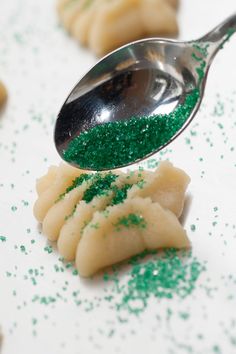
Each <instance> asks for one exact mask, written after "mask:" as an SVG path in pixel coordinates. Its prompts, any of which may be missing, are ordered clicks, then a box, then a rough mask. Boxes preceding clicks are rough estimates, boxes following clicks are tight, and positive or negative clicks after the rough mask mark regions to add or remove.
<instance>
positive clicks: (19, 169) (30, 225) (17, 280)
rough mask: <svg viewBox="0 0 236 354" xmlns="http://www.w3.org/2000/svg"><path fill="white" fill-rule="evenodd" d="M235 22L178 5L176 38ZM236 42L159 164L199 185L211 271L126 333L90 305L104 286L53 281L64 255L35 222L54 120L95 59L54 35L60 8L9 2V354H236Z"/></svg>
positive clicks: (2, 35)
mask: <svg viewBox="0 0 236 354" xmlns="http://www.w3.org/2000/svg"><path fill="white" fill-rule="evenodd" d="M233 12H235V0H225V1H219V0H214V1H213V0H204V1H194V0H182V5H181V9H180V11H179V22H180V27H181V32H180V38H181V39H193V38H197V37H200V36H201V35H203V34H204V33H205V32H207V31H209V30H210V29H211V28H213V27H214V26H215V25H217V24H218V23H219V22H220V21H221V20H223V19H224V18H225V17H227V16H228V15H230V14H231V13H233ZM235 43H236V36H234V37H233V38H232V40H231V41H230V42H229V43H228V44H227V45H226V46H225V48H224V50H223V51H221V52H220V53H219V54H218V56H217V58H216V59H215V61H214V63H213V65H212V68H211V70H210V73H209V79H208V83H207V88H206V93H205V97H204V101H203V105H202V108H201V111H200V113H199V114H198V115H197V116H196V118H195V120H194V122H193V123H192V125H191V126H190V127H189V129H188V130H186V132H185V133H184V134H183V135H182V136H181V137H180V138H179V139H177V141H176V142H174V143H173V144H172V145H171V146H170V148H169V149H168V150H167V151H166V153H165V155H164V157H163V158H169V159H170V160H171V161H172V162H173V163H174V164H176V165H177V166H179V167H181V168H184V169H185V170H186V171H187V172H188V174H189V175H190V176H191V179H192V181H191V184H190V187H189V192H188V193H189V198H188V199H189V201H190V202H189V208H188V211H187V213H186V217H185V228H186V230H187V231H188V234H189V237H190V239H191V242H192V248H193V255H194V256H195V257H197V259H198V260H199V261H200V262H201V263H203V264H205V267H206V270H205V272H203V273H202V274H201V276H200V278H199V280H198V282H197V283H196V289H195V290H194V292H193V293H192V295H190V296H189V297H187V298H186V299H185V300H180V299H178V298H174V299H172V300H165V299H162V300H160V301H157V300H155V299H152V300H151V301H150V302H149V304H148V308H147V310H146V311H145V312H144V313H142V314H141V315H140V316H139V317H136V316H132V315H129V314H128V313H124V314H122V316H123V317H125V319H126V320H127V322H125V323H122V321H120V320H119V318H118V317H119V316H118V314H117V312H116V310H114V309H112V308H110V306H109V303H108V302H105V301H101V304H100V306H99V307H96V306H95V305H94V308H93V309H92V310H91V304H90V303H92V304H96V303H97V302H96V297H100V298H103V297H104V296H105V293H104V283H103V281H102V279H97V280H94V281H84V280H81V279H80V278H79V277H78V276H74V275H72V271H71V269H66V270H65V271H64V272H60V271H59V272H56V271H55V265H56V266H62V264H61V262H60V261H59V260H58V258H59V255H58V254H57V252H56V250H54V251H53V252H52V253H50V254H49V253H47V252H46V251H45V250H44V247H45V246H46V245H47V242H46V239H45V238H44V237H43V236H42V235H40V233H39V228H38V225H37V223H36V221H35V219H34V217H33V215H32V206H33V203H34V201H35V198H36V193H35V180H36V178H37V177H39V176H41V175H42V174H44V173H45V172H46V170H47V168H48V166H49V165H50V164H58V163H59V161H60V159H59V157H58V155H57V153H56V152H55V149H54V146H53V124H54V121H55V117H56V115H57V113H58V111H59V109H60V106H61V105H62V103H63V101H64V99H65V97H66V96H67V94H68V92H69V91H70V89H71V88H72V87H73V86H74V84H75V83H76V82H77V81H78V80H79V78H80V77H81V76H82V75H83V74H84V73H85V72H86V71H87V70H88V69H89V68H90V66H91V65H93V64H94V63H95V62H96V59H95V58H94V57H93V55H92V54H91V53H89V52H88V51H87V50H85V49H81V48H79V46H78V45H77V44H76V43H75V42H74V41H73V40H72V39H71V38H69V37H68V36H67V34H66V33H65V32H64V31H63V30H62V29H61V28H60V27H59V26H58V20H57V16H56V12H55V3H54V1H53V0H34V1H32V0H10V1H9V0H1V4H0V79H2V80H3V81H4V82H5V83H6V85H7V87H8V90H9V101H8V105H7V107H6V110H5V111H4V112H3V114H1V115H0V162H1V167H0V236H5V237H6V242H1V241H0V325H1V328H2V333H3V346H2V353H3V354H18V353H22V354H23V353H24V354H42V353H44V354H61V353H67V354H85V353H86V354H87V353H89V354H93V353H109V354H112V353H122V354H126V353H136V354H139V353H143V352H145V353H150V354H154V353H155V354H157V353H160V354H167V353H168V354H171V353H172V354H176V353H193V354H195V353H199V354H200V353H201V354H203V353H204V354H208V353H218V354H219V353H224V354H231V353H232V354H233V353H236V311H235V309H236V256H235V254H236V229H235V224H236V207H235V197H236V143H235V141H236V139H235V137H236V112H235V108H236V70H235V61H236V45H235ZM222 105H223V109H222ZM214 112H218V114H215V113H214ZM192 131H194V132H195V133H196V135H192V133H191V132H192ZM188 139H190V141H189V140H188ZM157 158H159V156H157ZM15 207H16V208H17V209H16V208H15ZM216 207H217V208H218V210H216V209H214V208H216ZM15 209H16V210H15ZM14 210H15V211H14ZM215 222H217V224H214V223H215ZM192 224H194V225H196V230H195V231H194V232H193V231H191V227H190V226H191V225H192ZM32 240H33V241H32ZM32 242H34V243H32ZM21 246H24V247H25V251H24V248H22V247H21ZM32 269H33V272H34V274H35V276H34V278H35V281H36V283H34V281H32V279H31V278H32V275H31V272H32ZM35 269H36V273H35ZM108 287H109V286H108ZM75 291H79V292H80V294H79V296H78V299H79V298H80V297H81V299H83V303H82V305H81V306H77V305H76V304H75V301H74V297H73V295H72V293H73V292H75ZM58 294H59V295H58ZM35 296H36V298H35ZM37 296H38V297H40V296H41V297H42V296H51V297H52V298H54V297H55V298H56V299H57V300H56V302H55V303H51V304H49V305H45V304H40V303H39V302H38V301H33V300H35V299H37ZM85 299H87V302H86V301H85ZM92 306H93V305H92ZM183 312H184V313H188V318H187V319H185V320H183V319H182V318H181V316H180V313H183ZM170 313H171V315H170Z"/></svg>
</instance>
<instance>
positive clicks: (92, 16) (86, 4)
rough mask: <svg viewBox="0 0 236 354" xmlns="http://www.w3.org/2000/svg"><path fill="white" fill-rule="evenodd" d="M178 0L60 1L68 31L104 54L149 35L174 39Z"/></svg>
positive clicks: (60, 13) (59, 8)
mask: <svg viewBox="0 0 236 354" xmlns="http://www.w3.org/2000/svg"><path fill="white" fill-rule="evenodd" d="M177 7H178V1H177V0H109V1H107V0H59V3H58V13H59V17H60V19H61V22H62V23H63V24H64V26H65V28H66V29H67V30H68V31H69V32H70V33H72V35H73V36H74V38H75V39H77V40H78V41H79V42H80V43H81V44H82V45H86V46H88V47H89V48H91V49H92V50H93V51H94V52H95V54H97V55H99V56H100V55H103V54H105V53H107V52H109V51H111V50H113V49H116V48H117V47H119V46H121V45H123V44H126V43H128V42H131V41H134V40H137V39H141V38H144V37H147V36H163V35H168V36H175V35H176V34H177V33H178V24H177V19H176V10H177Z"/></svg>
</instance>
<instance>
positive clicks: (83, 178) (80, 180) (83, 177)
mask: <svg viewBox="0 0 236 354" xmlns="http://www.w3.org/2000/svg"><path fill="white" fill-rule="evenodd" d="M93 176H94V175H93V174H88V173H82V174H81V175H80V176H79V177H77V178H76V179H75V180H74V181H73V182H72V185H71V186H69V187H68V188H67V189H66V191H65V192H64V193H62V194H61V195H60V196H59V198H58V199H57V201H59V200H61V199H62V198H64V196H65V195H66V194H67V193H69V192H70V191H72V190H73V189H75V188H77V187H79V186H81V185H82V184H83V182H85V181H89V180H90V179H91V178H92V177H93Z"/></svg>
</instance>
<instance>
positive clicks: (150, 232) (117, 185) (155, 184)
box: [36, 161, 189, 276]
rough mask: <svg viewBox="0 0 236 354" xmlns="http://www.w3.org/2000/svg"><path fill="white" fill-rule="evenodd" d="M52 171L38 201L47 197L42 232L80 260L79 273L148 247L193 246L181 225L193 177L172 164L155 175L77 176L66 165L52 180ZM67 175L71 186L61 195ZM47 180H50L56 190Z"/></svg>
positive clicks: (68, 256)
mask: <svg viewBox="0 0 236 354" xmlns="http://www.w3.org/2000/svg"><path fill="white" fill-rule="evenodd" d="M49 171H50V170H49ZM51 173H52V171H50V176H49V174H47V175H46V177H45V176H44V177H42V179H41V180H39V181H38V184H39V185H40V183H41V186H42V185H43V184H44V185H47V188H46V191H43V190H42V189H43V188H41V192H40V193H39V197H38V201H37V202H36V204H37V207H38V205H40V203H41V204H42V203H43V202H44V201H45V193H46V196H47V198H48V199H47V205H46V208H47V212H46V215H45V217H44V219H43V222H42V230H43V233H44V234H45V235H46V236H47V238H48V239H49V240H50V241H57V246H58V250H59V253H60V254H61V255H62V256H63V258H64V259H65V260H67V261H74V260H76V263H77V269H78V271H79V273H80V274H81V275H83V276H89V275H92V274H93V273H95V272H96V271H98V270H99V269H101V268H103V267H105V266H107V265H112V264H114V263H117V262H120V261H122V260H123V259H126V258H128V257H130V256H132V255H135V254H137V253H140V252H142V251H144V250H145V249H156V248H160V247H169V246H172V247H177V248H181V247H188V246H189V241H188V238H187V236H186V233H185V231H184V230H183V228H182V226H181V225H180V223H179V221H178V217H179V216H180V215H181V213H182V210H183V204H184V197H185V192H186V188H187V186H188V183H189V177H188V176H187V174H186V173H185V172H184V171H182V170H180V169H178V168H176V167H174V166H173V165H172V164H171V163H170V162H168V161H165V162H161V163H160V164H159V165H158V168H157V169H156V170H155V171H145V170H143V169H142V170H137V171H132V172H127V173H123V172H118V171H116V172H115V173H113V172H102V173H84V172H83V173H82V171H80V170H77V177H75V176H74V173H75V169H74V168H72V170H71V175H70V168H69V167H67V168H66V173H67V174H66V175H65V171H64V166H60V167H59V168H58V169H57V171H56V174H54V177H53V178H51V177H52V176H51ZM63 173H64V176H66V180H67V183H68V181H69V180H70V181H71V184H69V185H67V186H66V188H65V189H64V191H63V193H61V186H62V185H64V184H63V181H61V177H62V174H63ZM57 175H59V176H60V183H59V186H60V188H58V179H57ZM48 176H49V177H48ZM74 177H75V178H74ZM47 178H49V179H50V180H52V190H53V192H51V189H50V186H48V183H47V181H48V180H47ZM41 181H43V182H41ZM56 188H57V191H58V196H57V198H56V199H55V190H56ZM49 196H50V197H51V198H53V199H52V200H49ZM50 205H51V206H50ZM48 206H50V207H49V208H48ZM108 249H109V252H107V250H108ZM94 252H95V253H96V256H95V254H94V255H93V253H94ZM91 257H92V258H93V259H91Z"/></svg>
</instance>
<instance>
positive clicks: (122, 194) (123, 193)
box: [111, 184, 132, 205]
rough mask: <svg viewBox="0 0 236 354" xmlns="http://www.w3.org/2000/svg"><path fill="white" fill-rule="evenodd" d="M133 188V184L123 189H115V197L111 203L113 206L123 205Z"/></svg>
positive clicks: (126, 185)
mask: <svg viewBox="0 0 236 354" xmlns="http://www.w3.org/2000/svg"><path fill="white" fill-rule="evenodd" d="M131 187H132V184H125V185H124V186H123V187H121V188H117V187H116V186H114V187H113V191H114V197H113V199H112V201H111V205H117V204H121V203H123V201H124V200H125V199H126V198H127V193H128V190H129V189H130V188H131Z"/></svg>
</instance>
